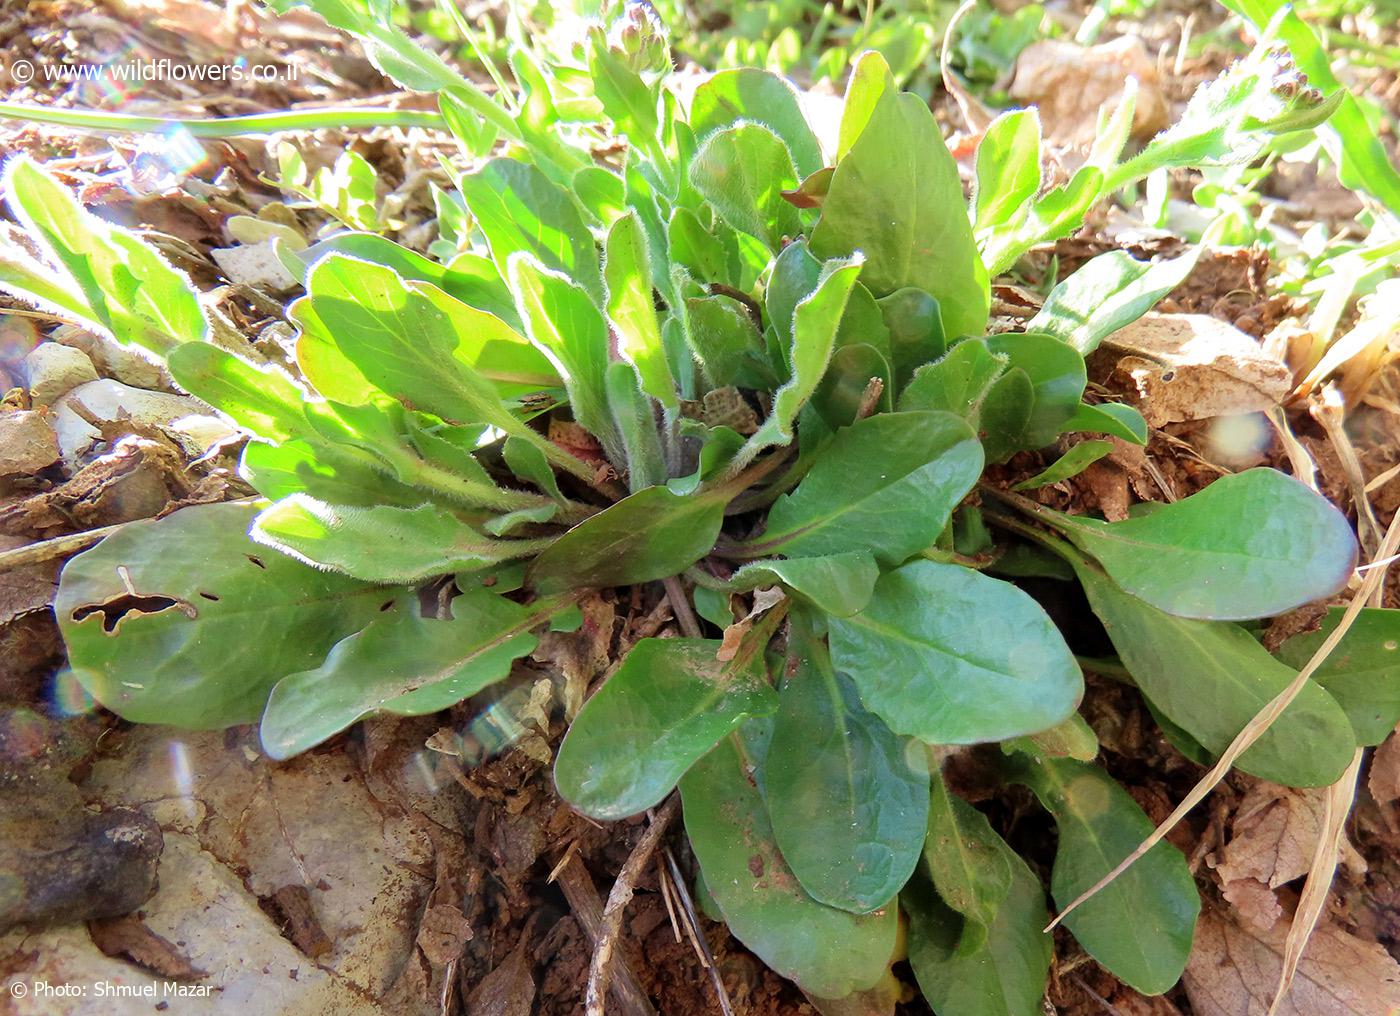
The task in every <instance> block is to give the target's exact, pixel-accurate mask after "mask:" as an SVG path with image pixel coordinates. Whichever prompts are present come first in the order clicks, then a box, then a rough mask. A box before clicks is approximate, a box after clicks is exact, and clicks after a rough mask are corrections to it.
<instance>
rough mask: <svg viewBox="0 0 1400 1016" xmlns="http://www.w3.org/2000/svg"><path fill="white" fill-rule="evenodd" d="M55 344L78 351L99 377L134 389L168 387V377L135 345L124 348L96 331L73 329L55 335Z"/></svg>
mask: <svg viewBox="0 0 1400 1016" xmlns="http://www.w3.org/2000/svg"><path fill="white" fill-rule="evenodd" d="M53 338H54V341H56V342H61V343H63V344H64V345H65V346H72V347H73V348H74V349H81V350H82V351H83V352H84V353H86V354H87V355H88V358H89V359H91V360H92V362H93V365H94V366H95V367H96V368H97V372H98V374H100V375H101V376H102V377H110V378H114V379H115V380H117V381H120V382H121V383H122V384H127V385H131V386H132V387H133V388H149V389H151V390H152V391H159V390H163V389H165V388H167V387H168V386H169V384H170V375H169V374H167V373H166V372H165V368H164V367H162V366H161V365H160V364H159V363H156V362H155V361H154V360H150V359H147V358H146V357H145V356H143V355H142V354H141V352H140V351H139V350H138V349H136V348H135V347H134V346H123V345H122V344H121V343H119V342H117V341H116V340H115V339H111V338H108V337H107V336H106V335H99V334H98V333H96V332H89V331H84V330H82V329H79V328H74V329H72V330H70V331H67V332H64V333H61V334H56V335H54V337H53Z"/></svg>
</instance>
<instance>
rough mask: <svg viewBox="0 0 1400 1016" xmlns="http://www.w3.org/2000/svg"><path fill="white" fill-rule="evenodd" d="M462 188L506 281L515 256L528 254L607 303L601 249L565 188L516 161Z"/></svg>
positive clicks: (496, 165) (492, 166)
mask: <svg viewBox="0 0 1400 1016" xmlns="http://www.w3.org/2000/svg"><path fill="white" fill-rule="evenodd" d="M459 186H460V188H461V191H462V197H463V198H464V199H465V200H466V202H467V210H468V211H470V212H471V214H472V217H473V218H474V219H476V224H477V226H478V227H479V228H480V229H481V231H482V233H484V234H485V235H486V242H487V243H488V244H489V245H490V247H491V257H492V259H493V260H494V261H495V262H496V268H497V269H498V270H499V271H500V273H501V275H502V276H503V277H505V278H509V277H510V272H509V271H508V267H507V266H508V262H509V261H510V260H511V255H513V254H516V253H517V252H520V251H524V252H525V253H527V254H529V255H530V256H532V257H533V258H534V259H535V260H536V261H538V262H539V263H540V264H541V265H543V266H544V267H545V268H546V269H549V270H550V271H554V272H561V273H563V274H564V275H566V276H568V277H569V278H570V279H572V280H574V281H575V282H577V283H578V284H579V285H580V286H582V287H583V289H584V290H585V291H586V292H587V293H588V295H589V296H590V297H591V298H592V299H593V300H594V301H595V302H598V303H601V302H602V299H603V278H602V274H601V273H600V271H599V269H598V247H597V244H595V243H594V242H593V234H592V233H590V232H589V231H588V226H587V225H586V224H585V223H584V221H583V216H582V215H580V214H579V210H578V207H577V206H576V205H575V204H574V203H573V201H572V200H571V199H570V197H569V195H568V193H567V192H566V191H565V190H564V189H563V188H561V187H559V186H558V185H557V184H555V183H553V182H552V181H551V180H550V179H549V178H548V177H546V176H545V175H544V174H543V173H541V172H540V171H539V170H538V169H536V168H535V167H534V166H533V165H531V164H529V163H525V162H516V161H515V160H514V159H492V160H491V161H489V162H487V163H485V164H484V165H483V166H481V168H479V169H477V170H475V171H473V172H471V173H466V174H464V175H463V176H462V178H461V180H460V181H459ZM512 288H514V287H512Z"/></svg>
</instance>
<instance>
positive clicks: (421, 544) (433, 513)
mask: <svg viewBox="0 0 1400 1016" xmlns="http://www.w3.org/2000/svg"><path fill="white" fill-rule="evenodd" d="M251 535H252V537H253V539H254V540H256V541H257V542H258V543H261V544H263V545H264V546H267V547H275V548H277V549H278V550H280V551H282V552H283V553H285V554H291V555H292V556H293V557H296V558H299V559H300V560H302V561H306V562H308V563H310V564H314V565H316V566H318V567H321V568H330V569H334V570H335V571H341V572H345V573H346V574H347V575H353V576H355V577H356V578H359V579H364V580H365V581H366V582H416V581H418V580H419V579H425V578H429V577H431V576H433V575H442V574H444V573H446V572H454V571H475V570H476V569H478V568H482V567H485V566H487V565H492V564H498V563H500V562H501V561H508V560H510V559H512V558H516V557H524V556H526V555H528V554H532V553H534V552H535V551H536V550H538V549H539V548H540V545H541V543H542V542H543V541H538V540H534V541H531V540H493V539H490V538H489V537H486V536H483V535H482V534H481V533H479V532H477V531H476V530H475V529H473V528H472V527H471V526H469V525H467V524H466V523H465V522H462V521H461V520H460V519H458V518H457V517H456V516H455V515H453V514H452V513H451V512H449V511H448V510H447V509H445V508H442V507H439V506H437V505H426V504H425V505H420V506H419V507H417V508H396V507H394V506H393V505H371V506H367V507H365V506H355V505H336V504H326V503H325V502H324V501H317V500H316V499H315V498H312V497H307V496H306V495H304V494H293V495H292V496H291V497H288V498H283V499H282V500H281V501H278V502H277V503H275V504H273V505H271V506H269V507H267V508H264V509H263V510H262V512H261V513H260V514H259V515H258V517H257V520H256V522H255V523H254V525H253V529H252V534H251Z"/></svg>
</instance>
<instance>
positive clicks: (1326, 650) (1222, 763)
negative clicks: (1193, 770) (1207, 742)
mask: <svg viewBox="0 0 1400 1016" xmlns="http://www.w3.org/2000/svg"><path fill="white" fill-rule="evenodd" d="M1397 547H1400V512H1396V513H1395V517H1394V518H1393V519H1391V520H1390V528H1389V529H1387V530H1386V534H1385V541H1384V542H1383V543H1382V545H1381V548H1380V551H1379V553H1377V554H1376V560H1383V559H1384V558H1387V557H1391V556H1392V555H1394V554H1395V551H1396V548H1397ZM1386 571H1387V569H1386V568H1385V567H1379V568H1370V569H1368V570H1367V571H1366V578H1365V579H1364V580H1362V583H1361V588H1360V590H1358V591H1357V594H1356V596H1354V597H1353V598H1352V601H1351V602H1350V603H1348V604H1347V608H1346V611H1345V612H1344V613H1343V614H1342V620H1341V623H1339V624H1338V625H1337V627H1336V628H1334V629H1333V630H1332V634H1330V635H1328V636H1327V638H1326V639H1325V640H1323V643H1322V645H1320V646H1319V647H1318V649H1317V652H1316V653H1314V654H1313V657H1312V659H1310V660H1309V661H1308V662H1307V665H1306V666H1305V667H1303V669H1302V670H1300V671H1298V676H1297V677H1295V678H1294V679H1293V680H1292V681H1291V682H1289V685H1288V687H1287V688H1285V689H1283V691H1281V692H1279V693H1278V694H1277V695H1275V696H1274V698H1273V700H1272V701H1270V702H1269V704H1268V705H1266V706H1264V708H1263V709H1261V710H1259V712H1258V713H1256V714H1255V716H1254V719H1252V720H1250V721H1249V723H1248V724H1246V725H1245V728H1244V729H1243V730H1241V731H1240V732H1239V734H1238V735H1236V737H1235V739H1234V740H1233V741H1231V742H1230V746H1229V747H1228V748H1226V749H1225V752H1224V754H1222V755H1221V756H1220V760H1219V761H1218V762H1216V763H1215V765H1214V766H1212V767H1211V770H1210V772H1208V773H1206V775H1205V776H1204V777H1202V778H1201V781H1200V782H1199V783H1197V784H1196V785H1195V786H1194V787H1192V788H1191V792H1190V793H1189V794H1187V795H1186V798H1185V799H1184V800H1183V801H1182V802H1181V804H1179V805H1177V807H1176V810H1175V811H1173V812H1172V813H1171V814H1170V815H1168V816H1167V818H1166V820H1165V821H1164V822H1162V824H1161V825H1159V826H1158V827H1157V828H1156V830H1155V831H1154V832H1153V833H1152V835H1151V836H1149V837H1148V838H1147V839H1146V840H1144V841H1143V842H1142V843H1141V844H1139V845H1138V848H1137V849H1136V850H1134V851H1133V852H1132V853H1131V854H1129V855H1128V856H1127V857H1125V858H1124V859H1123V860H1122V861H1121V862H1120V863H1119V864H1118V866H1117V867H1116V868H1114V869H1113V870H1112V871H1110V872H1109V873H1108V874H1107V875H1105V876H1104V877H1103V878H1101V879H1099V880H1098V881H1097V882H1096V883H1094V885H1093V886H1091V887H1090V888H1089V889H1088V890H1087V891H1085V892H1083V893H1081V894H1080V895H1079V897H1078V898H1077V899H1076V900H1074V901H1073V902H1072V903H1070V905H1069V906H1067V907H1065V908H1064V909H1063V910H1061V911H1060V912H1059V914H1058V915H1057V916H1056V917H1055V919H1054V920H1053V921H1051V922H1050V923H1049V924H1048V925H1046V927H1045V930H1046V931H1050V930H1051V929H1052V928H1054V927H1055V926H1056V925H1057V924H1059V923H1060V922H1061V921H1063V920H1064V919H1065V917H1067V916H1068V915H1069V914H1070V913H1072V912H1073V911H1074V910H1075V909H1076V908H1078V907H1079V906H1080V905H1081V904H1082V903H1083V902H1084V901H1085V900H1087V899H1089V898H1090V897H1092V896H1094V895H1095V894H1096V893H1098V892H1099V890H1100V889H1102V888H1103V887H1104V886H1106V885H1108V884H1109V883H1110V882H1112V881H1113V880H1114V879H1116V878H1117V877H1118V876H1119V875H1121V874H1123V872H1125V871H1127V870H1128V868H1129V867H1130V866H1131V865H1132V864H1133V862H1134V861H1136V860H1137V859H1138V858H1140V857H1142V856H1143V855H1144V854H1146V853H1147V852H1148V851H1149V850H1151V849H1152V848H1153V847H1155V846H1156V845H1157V844H1158V843H1160V842H1161V841H1162V840H1163V839H1164V838H1165V837H1166V835H1167V833H1168V832H1169V831H1170V830H1171V829H1172V828H1173V827H1174V826H1175V825H1176V824H1177V823H1178V822H1180V821H1181V820H1182V819H1183V818H1185V817H1186V815H1187V813H1188V812H1190V811H1191V809H1192V808H1194V807H1196V805H1198V804H1200V803H1201V802H1202V801H1203V800H1205V799H1206V796H1207V795H1209V794H1210V792H1211V791H1212V790H1214V789H1215V787H1216V785H1217V784H1218V783H1219V782H1220V781H1221V780H1223V779H1224V778H1225V775H1226V774H1227V773H1228V772H1229V771H1230V769H1231V768H1232V767H1233V766H1234V764H1235V762H1236V761H1238V760H1239V757H1240V756H1241V755H1243V754H1244V753H1245V752H1246V751H1247V750H1248V749H1249V747H1250V746H1251V745H1252V744H1254V742H1255V741H1257V740H1259V738H1260V737H1262V736H1263V734H1264V732H1265V731H1266V730H1268V729H1269V727H1270V726H1272V725H1273V723H1274V721H1275V720H1277V719H1278V718H1279V716H1281V715H1282V714H1283V711H1284V710H1285V709H1287V708H1288V706H1289V705H1290V704H1291V703H1292V702H1293V700H1294V699H1295V698H1297V697H1298V693H1299V692H1301V691H1302V690H1303V688H1304V687H1305V686H1306V684H1307V682H1308V680H1309V679H1310V678H1311V677H1312V676H1313V674H1314V673H1315V672H1316V671H1317V668H1318V667H1320V666H1322V663H1323V661H1324V660H1326V659H1327V657H1328V656H1329V655H1330V654H1331V652H1332V650H1334V649H1336V648H1337V644H1338V643H1339V642H1341V641H1342V639H1343V637H1345V635H1346V633H1347V632H1348V631H1349V630H1350V629H1351V626H1352V625H1353V624H1355V623H1356V619H1357V617H1359V616H1360V615H1361V609H1362V608H1363V607H1365V606H1366V604H1367V602H1368V601H1369V600H1370V599H1371V597H1372V596H1374V595H1375V593H1376V591H1377V590H1379V589H1380V588H1381V583H1382V582H1384V581H1385V575H1386Z"/></svg>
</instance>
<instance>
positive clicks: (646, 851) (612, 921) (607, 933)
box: [585, 604, 680, 1016]
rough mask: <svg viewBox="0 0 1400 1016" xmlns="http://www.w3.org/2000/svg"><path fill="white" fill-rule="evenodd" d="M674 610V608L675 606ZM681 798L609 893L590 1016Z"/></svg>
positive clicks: (591, 970)
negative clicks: (639, 886)
mask: <svg viewBox="0 0 1400 1016" xmlns="http://www.w3.org/2000/svg"><path fill="white" fill-rule="evenodd" d="M673 606H674V604H673ZM679 804H680V798H678V797H676V796H675V795H672V797H671V799H670V800H669V801H667V802H666V803H665V804H663V805H662V806H661V808H660V809H659V810H658V811H657V812H656V814H655V815H653V816H652V820H651V825H649V826H647V831H646V832H644V833H643V834H642V838H641V839H640V840H638V841H637V845H636V847H634V848H633V849H632V854H631V856H630V857H628V858H627V863H626V864H624V865H623V866H622V870H621V871H619V872H618V873H617V880H616V881H615V882H613V887H612V890H611V891H610V892H609V893H608V904H607V906H605V907H604V908H603V922H602V927H601V929H600V932H599V935H598V938H597V940H596V941H595V942H594V943H593V962H592V963H590V964H589V967H588V993H587V995H586V1002H585V1004H586V1010H587V1014H588V1016H603V998H604V996H605V995H606V994H607V990H608V981H609V980H610V979H611V977H612V969H611V966H612V958H613V953H614V952H616V951H617V937H618V934H619V933H620V932H621V931H622V912H623V911H624V910H626V909H627V904H628V903H629V902H631V900H632V890H633V883H635V882H636V880H637V878H638V876H640V875H641V873H642V869H643V868H645V867H646V863H647V861H649V860H651V855H652V852H653V851H654V850H655V849H656V845H657V844H658V843H660V842H661V836H662V834H663V833H664V832H666V828H667V826H669V825H670V824H671V819H672V818H673V817H675V814H676V809H677V807H678V806H679Z"/></svg>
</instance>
